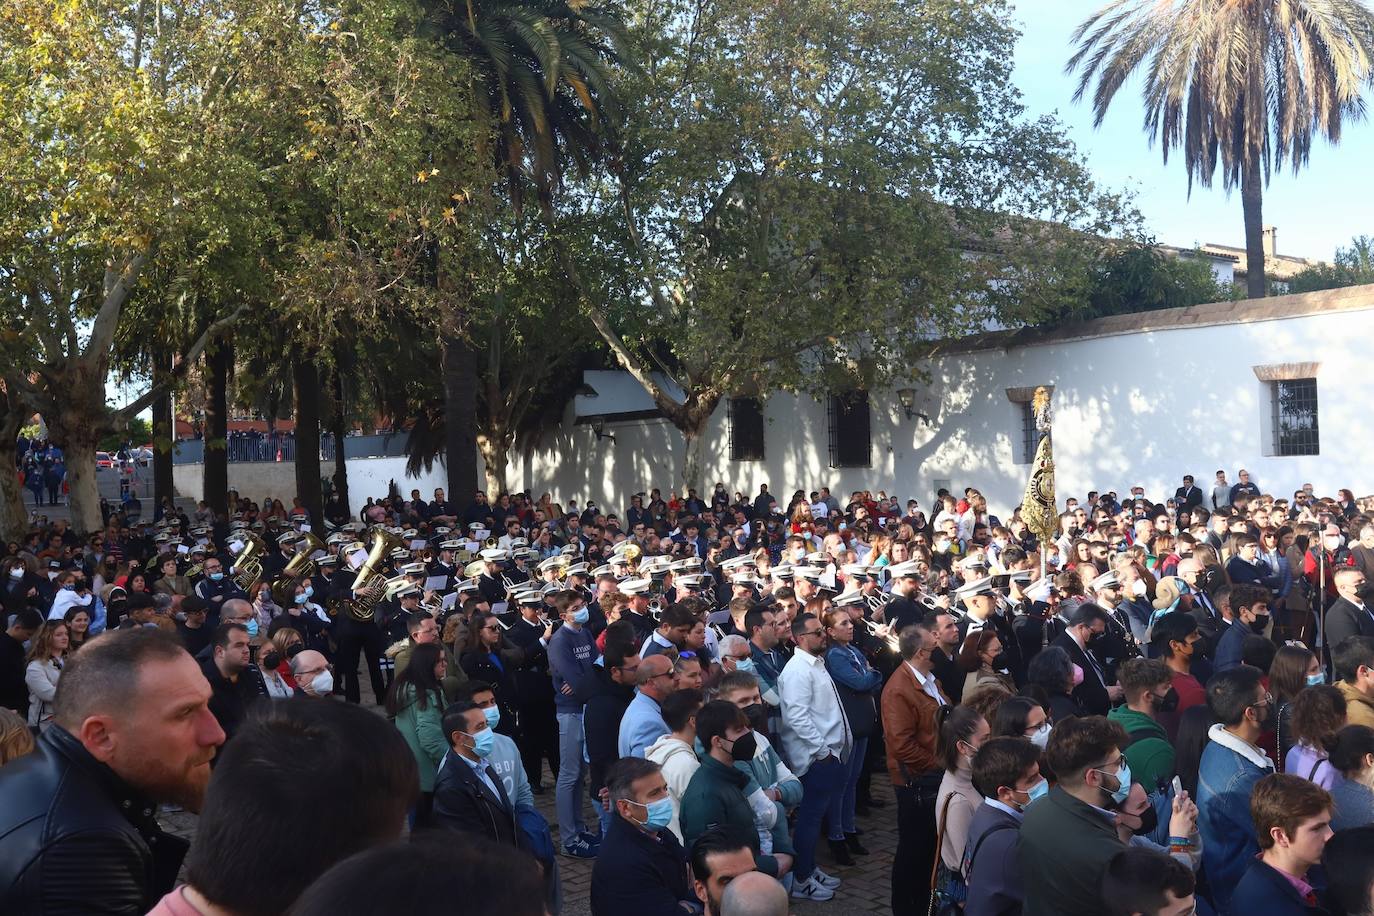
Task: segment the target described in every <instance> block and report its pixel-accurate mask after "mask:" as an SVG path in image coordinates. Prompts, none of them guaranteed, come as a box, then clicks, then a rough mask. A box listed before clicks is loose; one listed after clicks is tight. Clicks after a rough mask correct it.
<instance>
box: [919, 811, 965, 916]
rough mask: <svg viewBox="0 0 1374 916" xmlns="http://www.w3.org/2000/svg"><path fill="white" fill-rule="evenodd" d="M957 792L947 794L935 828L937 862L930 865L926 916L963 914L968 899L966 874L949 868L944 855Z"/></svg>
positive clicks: (958, 915) (959, 915)
mask: <svg viewBox="0 0 1374 916" xmlns="http://www.w3.org/2000/svg"><path fill="white" fill-rule="evenodd" d="M954 795H955V793H953V792H951V793H950V794H949V795H946V796H945V803H944V805H943V806H941V808H940V819H939V822H938V824H937V826H936V829H935V862H934V863H933V864H932V865H931V866H930V906H929V907H928V908H927V910H926V916H963V914H964V901H965V900H967V899H968V885H967V884H965V883H964V876H963V875H962V874H960V873H959V872H958V871H956V870H954V869H951V868H948V867H947V866H946V865H945V859H944V856H943V855H942V853H943V851H944V846H945V818H946V817H948V816H949V803H950V802H952V801H954Z"/></svg>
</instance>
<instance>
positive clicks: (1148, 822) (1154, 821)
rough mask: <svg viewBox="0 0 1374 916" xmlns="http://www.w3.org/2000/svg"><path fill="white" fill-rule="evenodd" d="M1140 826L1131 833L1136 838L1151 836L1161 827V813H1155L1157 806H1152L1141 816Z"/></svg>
mask: <svg viewBox="0 0 1374 916" xmlns="http://www.w3.org/2000/svg"><path fill="white" fill-rule="evenodd" d="M1139 817H1140V826H1139V827H1137V828H1135V829H1134V830H1132V831H1131V833H1133V834H1135V835H1136V836H1149V835H1150V834H1152V833H1154V832H1155V828H1156V827H1158V826H1159V813H1158V812H1157V811H1155V806H1154V805H1150V806H1149V807H1148V808H1146V809H1145V810H1144V811H1142V812H1141V813H1140V815H1139Z"/></svg>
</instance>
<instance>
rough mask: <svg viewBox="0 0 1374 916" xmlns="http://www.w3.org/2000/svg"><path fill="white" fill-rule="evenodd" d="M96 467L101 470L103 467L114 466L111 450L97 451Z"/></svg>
mask: <svg viewBox="0 0 1374 916" xmlns="http://www.w3.org/2000/svg"><path fill="white" fill-rule="evenodd" d="M95 467H96V470H101V469H103V468H112V467H114V459H113V458H111V457H110V453H109V452H96V453H95Z"/></svg>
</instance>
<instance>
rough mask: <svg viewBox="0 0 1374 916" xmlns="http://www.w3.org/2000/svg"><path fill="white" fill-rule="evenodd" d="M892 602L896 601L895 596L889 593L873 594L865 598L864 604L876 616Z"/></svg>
mask: <svg viewBox="0 0 1374 916" xmlns="http://www.w3.org/2000/svg"><path fill="white" fill-rule="evenodd" d="M894 600H896V596H895V595H893V594H892V593H891V592H874V593H873V594H871V595H869V596H868V597H867V598H865V599H864V602H865V603H866V604H867V605H868V609H869V610H870V611H873V612H874V613H875V614H876V613H878V612H879V611H881V610H882V609H883V608H885V607H887V606H888V605H889V604H891V603H892V602H893V601H894Z"/></svg>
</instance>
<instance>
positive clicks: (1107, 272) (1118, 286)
mask: <svg viewBox="0 0 1374 916" xmlns="http://www.w3.org/2000/svg"><path fill="white" fill-rule="evenodd" d="M1230 297H1231V284H1229V283H1228V284H1223V283H1218V282H1217V280H1216V277H1215V276H1214V275H1213V274H1212V269H1211V267H1210V266H1209V264H1208V262H1207V259H1206V258H1205V257H1200V256H1199V257H1189V256H1187V255H1173V254H1168V253H1165V252H1163V251H1160V250H1159V249H1158V248H1156V247H1154V246H1153V245H1144V244H1117V245H1111V246H1108V247H1106V248H1103V249H1101V250H1100V251H1099V252H1098V254H1097V257H1096V259H1095V260H1094V262H1093V264H1092V266H1091V268H1090V270H1089V272H1088V278H1087V289H1086V292H1085V295H1084V297H1083V299H1082V300H1081V301H1080V302H1079V303H1075V304H1074V306H1072V307H1069V308H1066V309H1063V310H1061V311H1060V312H1058V313H1057V314H1055V315H1052V316H1048V317H1047V320H1046V322H1045V323H1047V324H1054V323H1058V322H1061V321H1083V320H1087V319H1089V318H1102V317H1105V316H1107V315H1124V314H1129V313H1132V312H1152V311H1156V310H1158V309H1171V308H1181V307H1185V306H1190V305H1201V304H1202V303H1204V302H1221V301H1224V300H1226V299H1229V298H1230Z"/></svg>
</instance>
